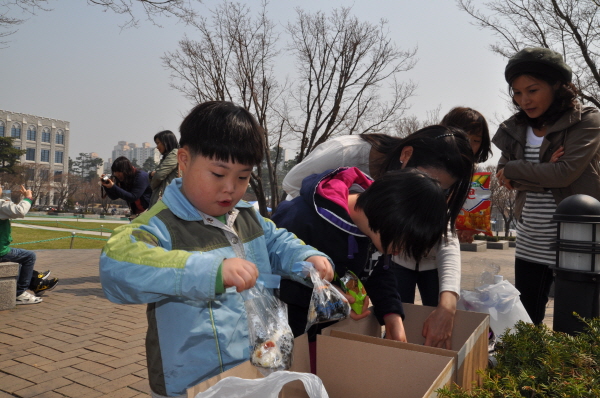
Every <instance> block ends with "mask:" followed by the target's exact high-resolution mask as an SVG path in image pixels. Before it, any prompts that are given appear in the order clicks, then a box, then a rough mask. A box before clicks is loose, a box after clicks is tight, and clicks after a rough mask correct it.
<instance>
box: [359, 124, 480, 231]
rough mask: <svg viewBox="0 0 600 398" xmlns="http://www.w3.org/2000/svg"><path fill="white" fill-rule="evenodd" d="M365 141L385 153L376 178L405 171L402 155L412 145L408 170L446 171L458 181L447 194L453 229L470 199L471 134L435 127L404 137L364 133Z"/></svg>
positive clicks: (452, 128)
mask: <svg viewBox="0 0 600 398" xmlns="http://www.w3.org/2000/svg"><path fill="white" fill-rule="evenodd" d="M361 137H362V139H363V140H365V141H367V142H368V143H370V144H371V146H372V147H373V148H374V149H375V150H376V151H377V152H379V153H381V154H382V155H383V156H382V160H381V161H379V162H374V165H373V166H374V167H373V168H374V169H376V170H377V172H375V173H373V177H374V178H375V179H377V178H379V177H380V176H381V175H383V174H384V173H386V172H388V171H391V170H399V169H401V168H402V163H400V154H401V153H402V149H404V148H406V147H408V146H410V147H412V148H413V153H412V156H411V157H410V159H409V160H408V162H407V164H406V165H405V167H424V168H434V169H440V170H444V171H445V172H447V173H448V174H450V175H451V176H452V177H454V178H455V179H456V180H457V181H456V182H455V183H454V184H453V185H452V186H451V187H450V189H449V190H448V192H447V197H448V210H449V212H450V222H451V228H452V231H453V232H454V224H455V222H456V217H457V216H458V213H459V212H460V210H461V208H462V205H463V203H464V202H465V200H466V199H467V195H468V193H469V189H470V188H471V178H472V176H473V150H472V149H471V144H469V139H468V137H467V135H466V134H465V133H464V132H463V131H462V130H460V129H457V128H455V127H446V126H440V125H433V126H429V127H425V128H422V129H421V130H418V131H415V132H414V133H412V134H410V135H408V136H406V137H404V138H399V137H392V136H389V135H385V134H361Z"/></svg>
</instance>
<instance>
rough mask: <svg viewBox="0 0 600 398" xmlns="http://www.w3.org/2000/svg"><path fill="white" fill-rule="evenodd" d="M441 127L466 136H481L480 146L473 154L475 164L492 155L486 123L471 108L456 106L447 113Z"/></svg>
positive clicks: (480, 115) (479, 114)
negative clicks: (450, 128)
mask: <svg viewBox="0 0 600 398" xmlns="http://www.w3.org/2000/svg"><path fill="white" fill-rule="evenodd" d="M440 124H441V125H442V126H448V127H456V128H459V129H461V130H462V131H464V132H465V133H467V135H476V136H481V146H480V147H479V150H478V151H477V153H476V154H475V162H476V163H483V162H485V161H487V160H488V158H489V157H490V156H492V155H493V153H492V144H491V141H490V129H489V128H488V124H487V121H486V120H485V118H484V117H483V115H482V114H481V113H479V112H478V111H476V110H475V109H473V108H467V107H464V106H457V107H455V108H452V109H451V110H450V112H448V113H447V114H446V115H445V116H444V118H443V119H442V121H441V122H440Z"/></svg>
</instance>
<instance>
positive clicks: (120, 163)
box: [110, 156, 136, 192]
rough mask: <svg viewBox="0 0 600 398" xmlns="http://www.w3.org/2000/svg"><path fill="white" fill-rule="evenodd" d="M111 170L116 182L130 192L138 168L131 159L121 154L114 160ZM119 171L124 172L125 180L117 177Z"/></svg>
mask: <svg viewBox="0 0 600 398" xmlns="http://www.w3.org/2000/svg"><path fill="white" fill-rule="evenodd" d="M110 171H111V172H112V175H113V179H114V180H115V183H116V184H117V185H118V186H119V187H121V188H123V189H124V190H126V191H128V192H130V191H131V189H132V188H133V180H134V179H135V172H136V169H135V167H133V164H131V162H130V161H129V159H127V158H126V157H125V156H119V157H118V158H116V159H115V161H114V162H113V164H112V166H111V167H110ZM117 171H118V172H121V173H123V180H120V179H118V178H117V177H115V172H117Z"/></svg>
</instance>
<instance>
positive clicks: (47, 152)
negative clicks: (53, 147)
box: [40, 149, 50, 162]
mask: <svg viewBox="0 0 600 398" xmlns="http://www.w3.org/2000/svg"><path fill="white" fill-rule="evenodd" d="M40 156H41V158H40V161H41V162H49V161H50V150H49V149H42V153H41V154H40Z"/></svg>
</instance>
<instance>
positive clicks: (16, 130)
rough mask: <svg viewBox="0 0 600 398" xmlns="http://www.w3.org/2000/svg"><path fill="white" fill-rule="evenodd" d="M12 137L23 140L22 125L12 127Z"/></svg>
mask: <svg viewBox="0 0 600 398" xmlns="http://www.w3.org/2000/svg"><path fill="white" fill-rule="evenodd" d="M10 136H11V137H13V138H18V139H21V125H20V124H19V123H15V124H13V125H12V128H11V129H10Z"/></svg>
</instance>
